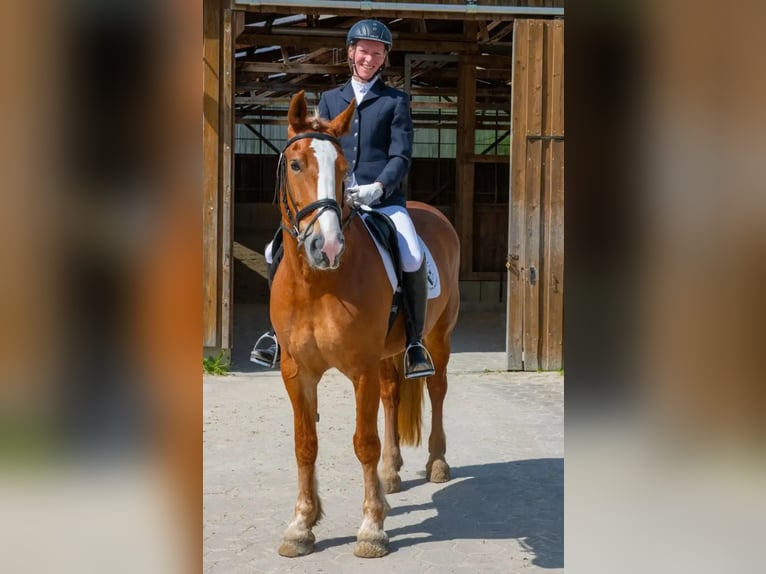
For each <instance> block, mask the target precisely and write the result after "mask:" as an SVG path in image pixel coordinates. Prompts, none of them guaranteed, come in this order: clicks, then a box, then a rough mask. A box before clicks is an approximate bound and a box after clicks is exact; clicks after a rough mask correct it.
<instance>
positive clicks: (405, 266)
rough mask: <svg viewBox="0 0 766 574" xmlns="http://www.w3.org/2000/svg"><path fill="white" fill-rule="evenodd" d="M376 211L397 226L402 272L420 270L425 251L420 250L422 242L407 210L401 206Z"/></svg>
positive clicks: (381, 208) (391, 206) (378, 208)
mask: <svg viewBox="0 0 766 574" xmlns="http://www.w3.org/2000/svg"><path fill="white" fill-rule="evenodd" d="M375 209H377V210H378V211H381V212H383V213H385V214H386V215H388V216H389V217H390V218H391V221H393V222H394V225H395V226H396V231H397V234H396V237H397V239H398V240H399V254H400V256H401V258H402V271H404V272H405V273H412V272H414V271H417V270H418V269H420V265H421V264H422V263H423V250H422V249H421V248H420V240H419V239H418V234H417V232H416V231H415V226H414V225H413V223H412V219H410V214H409V213H407V209H406V208H405V207H401V206H399V205H389V206H388V207H377V208H375Z"/></svg>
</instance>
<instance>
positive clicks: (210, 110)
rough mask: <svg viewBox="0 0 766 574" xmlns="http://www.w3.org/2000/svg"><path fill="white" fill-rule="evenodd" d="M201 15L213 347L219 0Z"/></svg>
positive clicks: (207, 289) (207, 321) (205, 331)
mask: <svg viewBox="0 0 766 574" xmlns="http://www.w3.org/2000/svg"><path fill="white" fill-rule="evenodd" d="M203 19H204V20H203V34H204V36H203V41H202V43H203V59H202V78H203V80H202V82H203V93H204V97H203V124H202V155H203V163H204V170H203V200H202V339H203V341H202V344H203V346H205V347H217V346H219V339H218V329H217V327H218V312H217V311H218V305H217V296H218V197H219V193H218V189H219V188H218V185H219V177H218V176H219V169H220V165H219V141H218V134H219V127H220V114H219V107H218V102H219V94H220V81H219V80H220V77H219V71H220V60H221V51H220V50H221V47H220V39H221V30H220V28H221V5H220V0H210V1H206V2H203Z"/></svg>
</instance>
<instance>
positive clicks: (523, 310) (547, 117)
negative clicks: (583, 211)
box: [507, 20, 564, 371]
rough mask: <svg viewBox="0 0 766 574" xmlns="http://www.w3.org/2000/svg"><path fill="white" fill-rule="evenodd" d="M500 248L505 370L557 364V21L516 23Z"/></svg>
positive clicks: (560, 187)
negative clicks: (503, 252)
mask: <svg viewBox="0 0 766 574" xmlns="http://www.w3.org/2000/svg"><path fill="white" fill-rule="evenodd" d="M513 44H514V62H513V96H512V100H513V102H512V110H511V115H512V119H511V121H512V127H511V137H512V140H511V200H510V217H509V227H508V234H509V243H508V334H507V367H508V369H509V370H527V371H535V370H538V369H542V370H558V369H561V368H562V367H563V359H564V347H563V317H564V297H563V296H564V22H563V21H561V20H553V21H544V20H516V22H515V28H514V43H513Z"/></svg>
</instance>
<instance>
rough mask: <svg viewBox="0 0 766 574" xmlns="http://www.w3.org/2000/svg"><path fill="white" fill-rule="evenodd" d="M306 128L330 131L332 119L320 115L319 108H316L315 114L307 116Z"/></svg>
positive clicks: (324, 131)
mask: <svg viewBox="0 0 766 574" xmlns="http://www.w3.org/2000/svg"><path fill="white" fill-rule="evenodd" d="M306 129H310V130H311V131H315V132H320V133H325V134H326V133H327V132H329V131H330V120H326V119H324V118H320V117H319V110H318V109H315V110H314V115H312V116H311V117H310V118H306Z"/></svg>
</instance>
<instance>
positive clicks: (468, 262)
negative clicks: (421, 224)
mask: <svg viewBox="0 0 766 574" xmlns="http://www.w3.org/2000/svg"><path fill="white" fill-rule="evenodd" d="M458 66H459V68H458V72H459V81H458V93H459V95H458V127H457V142H456V168H455V185H456V200H457V201H456V203H457V231H458V234H459V235H460V276H461V277H462V276H463V274H464V273H467V272H470V271H473V250H472V245H473V239H474V237H473V187H474V173H475V170H474V164H473V163H471V162H470V161H468V160H467V157H468V155H471V154H473V153H474V141H475V123H476V116H475V113H474V103H475V102H476V69H475V67H474V66H472V65H470V64H468V63H466V62H464V61H463V56H461V61H460V62H459V64H458Z"/></svg>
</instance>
